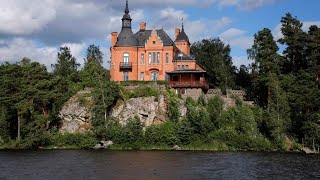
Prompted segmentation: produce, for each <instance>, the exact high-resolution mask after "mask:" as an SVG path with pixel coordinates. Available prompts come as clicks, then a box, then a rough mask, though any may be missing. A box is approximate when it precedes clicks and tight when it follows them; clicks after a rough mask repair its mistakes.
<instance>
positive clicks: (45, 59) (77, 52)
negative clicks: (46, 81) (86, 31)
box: [0, 38, 86, 70]
mask: <svg viewBox="0 0 320 180" xmlns="http://www.w3.org/2000/svg"><path fill="white" fill-rule="evenodd" d="M0 44H3V46H2V47H1V48H0V54H1V56H0V63H3V62H10V63H15V62H19V61H21V60H22V58H24V57H27V58H30V59H31V60H32V61H37V62H39V63H41V64H44V65H46V66H47V68H48V69H49V70H50V69H51V64H55V63H56V62H57V53H58V52H59V48H58V47H52V46H47V47H37V43H36V42H34V41H32V40H27V39H23V38H14V39H12V40H8V41H6V40H0ZM65 45H66V46H68V47H70V51H71V53H72V55H73V56H74V57H75V58H77V62H78V63H80V64H83V55H82V53H81V52H82V51H83V50H84V49H85V48H86V45H85V44H72V43H66V44H61V47H63V46H65ZM59 47H60V46H59Z"/></svg>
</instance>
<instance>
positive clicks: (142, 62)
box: [141, 54, 144, 64]
mask: <svg viewBox="0 0 320 180" xmlns="http://www.w3.org/2000/svg"><path fill="white" fill-rule="evenodd" d="M141 64H144V54H141Z"/></svg>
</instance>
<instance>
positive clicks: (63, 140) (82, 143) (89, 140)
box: [52, 132, 97, 149]
mask: <svg viewBox="0 0 320 180" xmlns="http://www.w3.org/2000/svg"><path fill="white" fill-rule="evenodd" d="M96 142H97V140H96V137H95V135H94V133H92V132H85V133H64V134H61V133H57V134H55V135H54V136H53V137H52V145H53V146H58V147H74V148H81V149H90V148H93V147H94V145H95V144H96Z"/></svg>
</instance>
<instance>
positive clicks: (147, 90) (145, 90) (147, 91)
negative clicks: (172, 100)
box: [130, 86, 160, 98]
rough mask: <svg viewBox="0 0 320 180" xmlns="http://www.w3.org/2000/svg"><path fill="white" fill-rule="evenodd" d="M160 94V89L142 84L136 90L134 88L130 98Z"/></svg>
mask: <svg viewBox="0 0 320 180" xmlns="http://www.w3.org/2000/svg"><path fill="white" fill-rule="evenodd" d="M159 95H160V91H159V90H158V89H155V88H152V87H148V86H140V87H138V88H136V89H134V90H132V92H131V94H130V98H137V97H150V96H154V97H158V96H159Z"/></svg>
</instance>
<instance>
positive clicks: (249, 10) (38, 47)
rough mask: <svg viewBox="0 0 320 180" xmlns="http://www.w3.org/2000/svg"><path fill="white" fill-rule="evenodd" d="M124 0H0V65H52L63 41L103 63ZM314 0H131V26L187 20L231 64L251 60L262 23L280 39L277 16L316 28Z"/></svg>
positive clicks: (318, 17) (192, 33)
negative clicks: (226, 51) (97, 53)
mask: <svg viewBox="0 0 320 180" xmlns="http://www.w3.org/2000/svg"><path fill="white" fill-rule="evenodd" d="M124 5H125V0H91V1H89V0H0V63H2V62H5V61H8V62H11V63H14V62H17V61H20V60H21V59H22V58H23V57H29V58H30V59H32V60H35V61H39V62H40V63H42V64H45V65H46V66H48V67H50V65H51V64H53V63H55V62H56V59H57V57H56V56H57V52H58V50H59V47H61V46H64V45H67V46H69V47H70V48H71V51H72V54H73V55H74V56H75V57H76V58H77V61H78V62H79V63H83V57H84V56H85V51H86V48H87V47H88V46H89V45H90V44H96V45H98V46H100V48H101V50H102V51H103V53H104V55H105V58H104V59H105V67H108V63H107V61H108V60H109V57H110V52H109V48H110V33H111V32H113V31H117V32H119V31H120V29H121V17H122V15H123V10H124ZM319 7H320V1H318V0H308V1H301V0H129V8H130V15H131V17H132V19H133V30H134V31H137V30H138V26H139V23H140V22H142V21H144V22H146V23H147V28H148V29H151V28H152V27H154V26H155V27H156V28H164V29H165V30H166V31H167V33H168V34H169V35H170V36H171V37H173V35H174V29H175V28H176V27H181V19H182V18H184V19H185V31H186V33H187V34H188V35H189V38H190V40H191V42H196V41H199V40H201V39H203V38H210V37H219V38H220V39H222V40H223V41H224V42H225V43H226V44H230V46H231V48H232V52H231V55H232V57H233V62H234V64H235V65H237V66H239V65H240V64H249V63H250V61H249V60H247V56H246V49H248V48H250V47H251V45H252V43H253V35H254V34H255V33H256V32H258V31H259V30H261V29H262V28H264V27H267V28H269V29H271V30H272V32H273V34H274V36H275V38H276V39H278V38H280V37H281V32H280V19H281V17H282V16H284V15H285V13H286V12H290V13H292V14H293V15H294V16H297V17H298V19H299V20H300V21H302V22H303V23H304V29H306V30H307V29H308V26H310V25H312V24H316V25H318V26H320V14H319V13H318V8H319Z"/></svg>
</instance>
